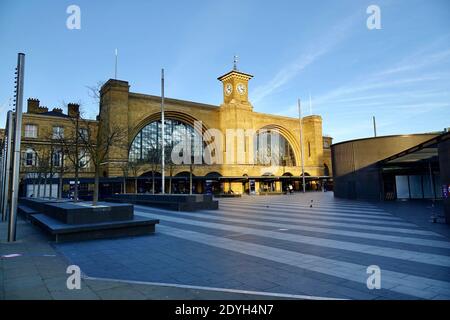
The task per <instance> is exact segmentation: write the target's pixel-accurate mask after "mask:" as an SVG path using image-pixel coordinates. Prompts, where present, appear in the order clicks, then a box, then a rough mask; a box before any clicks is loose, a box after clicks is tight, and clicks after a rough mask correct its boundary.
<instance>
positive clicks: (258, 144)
mask: <svg viewBox="0 0 450 320" xmlns="http://www.w3.org/2000/svg"><path fill="white" fill-rule="evenodd" d="M253 147H254V156H255V159H254V162H255V164H261V165H278V166H295V155H294V150H293V149H292V147H291V145H290V144H289V142H288V141H287V140H286V138H284V137H283V135H281V134H280V133H279V132H278V131H277V130H272V129H262V130H259V131H258V133H257V134H256V135H255V139H254V143H253Z"/></svg>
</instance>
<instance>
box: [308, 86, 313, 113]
mask: <svg viewBox="0 0 450 320" xmlns="http://www.w3.org/2000/svg"><path fill="white" fill-rule="evenodd" d="M312 114H313V113H312V102H311V92H310V93H309V115H311V116H312Z"/></svg>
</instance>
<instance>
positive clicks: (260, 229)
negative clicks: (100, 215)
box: [0, 192, 450, 299]
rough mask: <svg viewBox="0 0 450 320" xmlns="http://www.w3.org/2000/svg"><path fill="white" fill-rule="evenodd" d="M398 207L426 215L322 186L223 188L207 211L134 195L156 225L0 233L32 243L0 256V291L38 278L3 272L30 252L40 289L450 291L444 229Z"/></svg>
mask: <svg viewBox="0 0 450 320" xmlns="http://www.w3.org/2000/svg"><path fill="white" fill-rule="evenodd" d="M405 210H406V211H408V210H410V211H411V216H414V215H418V214H421V215H422V216H425V215H427V210H428V209H427V207H426V205H424V204H423V203H418V204H411V203H409V204H407V205H406V207H405V206H403V205H402V204H401V203H398V204H397V205H389V206H385V205H383V204H377V203H367V202H361V201H350V200H340V199H335V198H333V194H332V193H331V192H327V193H321V192H317V193H307V194H294V195H279V196H243V197H242V198H225V199H220V207H219V210H216V211H199V212H173V211H167V210H162V209H154V208H148V207H143V206H135V213H136V214H138V215H143V216H148V217H154V218H157V219H160V221H161V223H160V224H159V225H158V226H157V228H156V233H155V234H154V235H151V236H143V237H134V238H123V239H112V240H94V241H84V242H75V243H63V244H53V245H50V244H49V243H48V242H47V241H46V240H45V239H44V238H43V237H42V235H41V234H40V232H39V231H37V229H36V228H34V227H31V226H29V224H27V223H26V222H23V221H22V222H20V224H19V226H18V230H19V237H20V230H24V229H26V228H30V229H28V231H27V232H28V233H27V234H28V236H27V238H25V239H24V240H21V241H19V243H17V244H12V245H11V244H4V243H3V244H0V249H1V250H2V251H0V253H1V254H2V255H4V254H5V253H6V254H11V253H13V252H16V251H17V248H19V247H22V250H25V249H26V248H27V246H28V247H29V248H31V249H29V250H31V251H32V252H24V254H23V256H22V257H17V258H2V260H1V267H2V274H1V278H0V283H2V286H3V291H2V292H0V295H2V296H0V298H2V297H3V298H20V296H11V292H12V291H11V290H13V289H14V288H18V289H17V290H19V289H20V288H22V289H23V286H28V287H29V288H33V286H35V285H36V286H40V285H41V284H40V283H39V284H38V282H39V281H38V280H37V279H34V280H33V278H32V277H30V276H29V275H28V276H26V279H27V280H26V281H27V282H26V283H23V282H22V281H19V280H20V277H19V278H16V281H14V277H13V278H11V276H10V275H8V274H10V273H11V272H12V270H14V268H13V266H14V264H16V265H17V266H18V268H19V270H20V268H24V270H27V272H29V270H28V269H27V268H29V267H24V261H25V259H29V261H30V263H31V264H33V265H35V269H33V271H32V272H35V273H36V276H35V278H40V279H43V281H44V285H43V286H42V287H40V288H41V289H40V290H41V291H36V290H34V296H36V297H37V296H39V295H40V294H41V293H42V296H41V297H42V298H54V299H58V298H73V297H76V295H78V296H79V297H81V298H100V299H109V298H130V299H135V298H143V299H145V298H151V299H167V298H169V299H170V298H172V299H183V298H184V299H208V298H209V299H222V298H224V299H228V298H231V299H252V298H253V299H254V298H257V299H259V298H270V299H271V298H332V299H335V298H337V299H450V250H449V249H450V239H449V236H450V229H449V228H448V226H442V225H440V226H436V225H433V224H430V223H428V222H426V219H425V220H424V219H422V220H420V219H416V220H414V219H412V220H410V219H405V218H404V216H405ZM388 211H389V212H388ZM416 211H417V212H416ZM413 221H422V222H424V223H420V224H419V223H414V222H413ZM435 226H436V227H435ZM433 228H435V229H433ZM22 232H23V231H22ZM30 242H31V243H30ZM14 246H16V250H15V249H14ZM23 248H25V249H23ZM36 250H38V252H37V251H36ZM27 255H28V257H27ZM68 264H76V265H78V266H80V268H81V270H82V272H83V274H84V277H85V279H84V280H83V285H84V286H83V289H84V290H81V291H82V292H83V293H81V292H80V293H71V292H69V293H68V291H69V290H67V289H65V279H66V277H67V275H65V267H66V266H67V265H68ZM371 265H376V266H379V268H380V269H381V289H373V290H369V289H368V288H367V285H366V280H367V278H368V277H369V274H367V267H368V266H371ZM47 268H48V269H47ZM8 270H9V271H8ZM61 271H62V273H61ZM46 272H47V273H48V275H47V276H48V277H50V279H51V281H50V287H49V285H48V281H45V280H46V278H45V277H46ZM24 273H25V271H24ZM55 274H58V276H57V277H56V276H55V277H54V278H51V276H52V275H53V276H54V275H55ZM19 276H20V272H19ZM52 286H53V287H52ZM14 290H15V289H14ZM14 290H13V292H15V291H14ZM19 292H24V291H23V290H22V291H19ZM55 292H57V294H55ZM34 296H33V297H34Z"/></svg>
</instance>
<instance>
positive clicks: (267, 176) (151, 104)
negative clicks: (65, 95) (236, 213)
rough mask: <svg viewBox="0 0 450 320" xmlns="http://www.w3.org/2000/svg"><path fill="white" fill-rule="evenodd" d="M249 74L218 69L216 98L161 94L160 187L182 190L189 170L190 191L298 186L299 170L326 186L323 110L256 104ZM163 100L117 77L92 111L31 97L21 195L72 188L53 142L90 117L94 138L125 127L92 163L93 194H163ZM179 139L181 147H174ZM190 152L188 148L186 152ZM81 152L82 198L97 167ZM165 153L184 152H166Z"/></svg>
mask: <svg viewBox="0 0 450 320" xmlns="http://www.w3.org/2000/svg"><path fill="white" fill-rule="evenodd" d="M252 77H253V76H252V75H250V74H247V73H244V72H241V71H239V70H237V68H233V69H232V70H231V71H230V72H228V73H226V74H224V75H222V76H220V77H219V78H218V80H219V81H220V82H221V84H222V90H223V101H222V103H221V104H220V105H210V104H204V103H201V102H192V101H184V100H178V99H171V98H165V99H164V117H165V121H164V145H165V147H164V150H165V169H164V173H165V192H166V193H175V194H176V193H189V187H190V185H191V180H190V179H192V188H193V190H192V192H193V193H214V194H243V193H248V194H271V193H272V194H276V193H282V192H286V190H288V189H290V188H291V189H292V190H294V191H299V190H302V189H303V185H302V181H303V179H302V172H304V176H305V187H306V189H307V190H311V189H312V190H320V189H322V188H326V187H328V188H331V181H332V179H331V178H332V167H331V149H330V146H331V144H332V138H331V137H324V136H323V133H322V118H321V117H320V116H319V115H309V116H305V117H302V120H301V121H300V118H299V117H294V118H293V117H286V116H279V115H272V114H266V113H260V112H256V111H255V110H254V107H253V105H252V103H251V101H250V100H249V90H250V87H249V81H250V80H251V79H252ZM161 102H162V97H161V96H159V95H148V94H142V93H135V92H131V91H130V84H129V83H128V82H127V81H123V80H116V79H109V80H108V81H106V82H105V83H104V84H103V86H102V87H101V89H100V92H99V114H98V116H97V117H96V119H95V120H86V119H83V121H78V120H77V119H79V118H80V112H79V105H78V104H74V103H69V104H68V105H67V113H63V110H62V109H60V108H54V109H53V110H50V111H49V109H48V108H47V107H43V106H41V105H40V101H39V100H37V99H31V98H30V99H28V103H27V110H26V112H24V114H23V122H22V144H21V153H22V160H21V195H23V196H31V195H33V196H37V195H41V196H42V195H46V196H48V195H49V193H50V192H51V193H52V194H53V195H54V196H55V195H56V194H57V193H58V189H61V188H62V193H63V195H64V196H70V195H71V192H72V190H73V186H74V183H75V180H74V168H73V166H70V165H69V161H67V159H66V158H67V156H68V155H65V154H64V152H62V151H61V150H60V149H61V148H62V147H61V143H60V141H61V139H63V138H64V136H69V135H71V132H73V131H74V130H75V128H76V126H78V128H77V130H84V129H83V126H88V127H89V133H90V134H91V135H92V139H96V136H97V134H98V136H99V137H102V136H107V135H108V133H110V132H111V131H112V130H120V131H121V132H122V141H121V142H120V143H115V144H114V145H111V147H110V148H108V153H107V154H106V156H105V157H104V159H103V161H102V163H101V165H100V166H99V169H98V170H100V196H107V195H109V194H112V193H124V192H125V193H135V192H138V193H151V192H156V193H160V192H161V186H162V181H161V180H162V179H161V177H162V174H161V167H162V166H161V145H162V141H161V135H162V134H161V133H162V128H161V115H162V113H161V105H162V103H161ZM75 123H76V125H75ZM177 145H178V148H179V146H180V145H181V146H182V148H181V149H180V148H179V149H177V151H176V152H175V151H174V147H176V146H177ZM183 147H184V148H183ZM49 149H51V150H52V152H49V151H48V150H49ZM302 150H303V151H302ZM172 151H174V152H172ZM188 151H190V154H189V157H184V155H186V154H187V153H185V152H188ZM78 152H84V153H83V154H82V155H81V156H80V157H79V158H78V159H77V161H78V163H79V166H78V171H79V173H78V175H79V182H78V183H79V189H80V193H79V196H80V197H81V198H83V197H86V198H89V197H91V196H92V190H93V183H94V170H95V168H94V166H93V165H92V155H89V152H88V151H86V150H85V149H84V148H83V146H81V145H80V146H79V150H78ZM302 153H303V156H302ZM44 154H47V156H44ZM49 154H50V156H48V155H49ZM172 154H174V155H175V158H177V159H182V160H183V161H181V162H177V161H173V159H174V158H173V155H172ZM302 158H303V159H302ZM186 159H188V160H190V161H186ZM44 162H45V163H44ZM302 162H303V167H302ZM48 163H49V164H48ZM62 167H64V168H63V170H60V169H62ZM45 168H50V170H51V174H49V173H48V172H46V171H49V169H47V170H46V169H45ZM302 168H303V170H302ZM60 176H62V178H63V179H59V177H60ZM58 181H62V186H61V184H60V183H58ZM42 184H45V185H46V187H45V188H44V187H43V186H42ZM153 184H154V186H153ZM50 190H52V191H50Z"/></svg>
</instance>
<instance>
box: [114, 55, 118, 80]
mask: <svg viewBox="0 0 450 320" xmlns="http://www.w3.org/2000/svg"><path fill="white" fill-rule="evenodd" d="M115 55H116V63H115V66H114V79H115V80H117V58H118V52H117V49H116V50H115Z"/></svg>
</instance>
